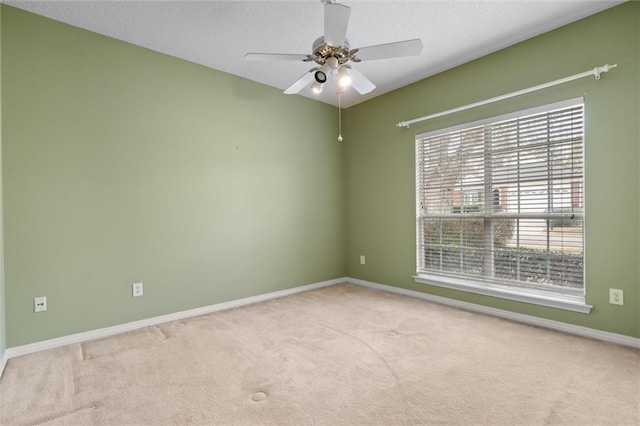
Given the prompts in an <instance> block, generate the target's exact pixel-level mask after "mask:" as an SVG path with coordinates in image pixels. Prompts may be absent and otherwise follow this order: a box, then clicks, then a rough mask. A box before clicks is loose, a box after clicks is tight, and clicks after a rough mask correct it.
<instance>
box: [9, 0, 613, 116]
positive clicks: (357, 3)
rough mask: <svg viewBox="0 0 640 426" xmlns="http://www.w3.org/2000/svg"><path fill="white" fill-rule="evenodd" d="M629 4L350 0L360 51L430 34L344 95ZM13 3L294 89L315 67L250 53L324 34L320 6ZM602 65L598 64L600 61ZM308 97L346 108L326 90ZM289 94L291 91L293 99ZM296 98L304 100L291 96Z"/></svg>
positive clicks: (295, 48) (293, 48) (347, 99)
mask: <svg viewBox="0 0 640 426" xmlns="http://www.w3.org/2000/svg"><path fill="white" fill-rule="evenodd" d="M623 2H624V1H621V0H602V1H595V0H581V1H563V0H560V1H558V0H539V1H517V0H493V1H489V0H467V1H462V0H426V1H361V0H351V1H350V0H344V1H341V3H344V4H346V5H347V6H349V7H351V19H350V22H349V27H348V30H347V38H348V39H349V42H350V44H351V47H352V48H356V47H363V46H369V45H375V44H381V43H389V42H393V41H400V40H405V39H412V38H420V39H422V42H423V44H424V50H423V52H422V54H421V55H420V56H417V57H408V58H396V59H386V60H377V61H369V62H361V63H359V64H355V65H354V67H357V68H358V69H359V70H360V71H361V72H362V73H364V74H365V75H366V76H367V77H368V78H369V79H370V80H371V81H372V82H373V83H374V84H375V85H376V86H377V88H376V89H375V90H374V91H373V92H371V93H369V94H367V95H359V94H358V93H357V92H355V91H354V90H352V89H351V90H349V91H348V92H347V93H346V94H344V95H343V96H342V106H343V107H348V106H352V105H355V104H357V103H360V102H363V101H365V100H367V99H371V98H373V97H375V96H379V95H381V94H383V93H386V92H389V91H391V90H394V89H397V88H400V87H402V86H405V85H407V84H409V83H413V82H415V81H418V80H421V79H423V78H425V77H428V76H430V75H433V74H436V73H438V72H441V71H444V70H446V69H449V68H452V67H454V66H457V65H460V64H462V63H465V62H468V61H470V60H473V59H475V58H478V57H481V56H483V55H486V54H488V53H491V52H494V51H496V50H499V49H502V48H504V47H507V46H510V45H512V44H515V43H517V42H519V41H522V40H526V39H528V38H531V37H533V36H535V35H538V34H542V33H544V32H547V31H549V30H552V29H554V28H558V27H560V26H562V25H565V24H568V23H570V22H573V21H576V20H578V19H581V18H584V17H586V16H589V15H592V14H594V13H597V12H599V11H602V10H604V9H607V8H609V7H612V6H615V5H617V4H620V3H623ZM4 3H7V4H9V5H12V6H15V7H18V8H21V9H24V10H28V11H31V12H34V13H37V14H39V15H43V16H46V17H49V18H52V19H55V20H58V21H61V22H65V23H68V24H71V25H74V26H77V27H80V28H85V29H87V30H90V31H94V32H96V33H100V34H104V35H107V36H109V37H113V38H116V39H119V40H123V41H126V42H129V43H132V44H135V45H139V46H143V47H146V48H149V49H152V50H155V51H158V52H162V53H165V54H168V55H172V56H175V57H178V58H182V59H185V60H188V61H191V62H195V63H198V64H201V65H204V66H207V67H211V68H214V69H217V70H221V71H225V72H228V73H231V74H235V75H238V76H240V77H244V78H248V79H250V80H254V81H257V82H259V83H263V84H266V85H268V86H273V87H277V88H279V89H282V90H284V89H286V88H287V87H288V86H289V85H290V84H291V83H293V82H294V81H295V80H296V79H298V78H299V77H300V76H301V75H302V74H304V73H305V72H306V71H307V70H309V69H310V68H311V65H310V64H309V63H303V62H281V61H276V62H255V61H247V60H245V59H244V58H243V56H244V54H245V53H248V52H257V53H261V52H268V53H301V54H307V53H311V45H312V43H313V41H314V40H315V39H316V38H318V37H319V36H321V35H322V33H323V28H324V27H323V13H324V12H323V10H324V9H323V5H322V3H321V1H320V0H302V1H286V0H282V1H150V0H142V1H126V0H125V1H122V0H117V1H115V0H110V1H104V0H74V1H60V0H55V1H33V0H31V1H13V0H4ZM594 65H595V64H594ZM301 95H303V96H307V97H309V98H314V99H318V100H320V101H322V102H326V103H330V104H333V105H337V96H336V95H335V94H334V93H331V91H328V90H325V91H324V93H322V95H320V97H318V96H315V95H313V94H311V92H310V91H309V90H308V89H305V90H304V91H303V92H301ZM283 96H287V95H283ZM289 96H295V95H289Z"/></svg>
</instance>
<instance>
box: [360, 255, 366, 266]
mask: <svg viewBox="0 0 640 426" xmlns="http://www.w3.org/2000/svg"><path fill="white" fill-rule="evenodd" d="M360 264H361V265H364V264H365V259H364V256H360Z"/></svg>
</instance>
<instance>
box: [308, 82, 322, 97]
mask: <svg viewBox="0 0 640 426" xmlns="http://www.w3.org/2000/svg"><path fill="white" fill-rule="evenodd" d="M322 87H323V85H322V84H320V83H318V82H317V81H314V82H313V84H311V91H312V92H313V94H314V95H319V94H320V93H322Z"/></svg>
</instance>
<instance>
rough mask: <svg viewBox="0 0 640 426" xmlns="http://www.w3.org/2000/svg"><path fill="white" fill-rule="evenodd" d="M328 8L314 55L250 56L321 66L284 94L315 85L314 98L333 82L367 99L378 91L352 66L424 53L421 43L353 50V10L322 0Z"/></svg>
mask: <svg viewBox="0 0 640 426" xmlns="http://www.w3.org/2000/svg"><path fill="white" fill-rule="evenodd" d="M321 1H322V3H323V4H324V36H322V37H319V38H318V39H317V40H316V41H314V42H313V47H312V49H311V51H312V52H313V53H311V54H307V55H305V54H287V53H247V54H246V55H245V56H244V57H245V59H249V60H276V61H302V62H315V63H316V64H317V65H318V66H316V67H314V68H311V69H310V70H309V71H307V72H306V73H305V74H304V75H303V76H302V77H300V78H299V79H298V80H297V81H296V82H295V83H293V84H292V85H291V86H289V88H287V89H286V90H285V91H284V93H286V94H288V95H290V94H295V93H298V92H300V91H301V90H302V89H304V88H305V87H306V86H308V85H309V84H311V91H312V92H313V93H314V94H319V93H321V92H322V90H323V88H324V85H325V83H327V82H328V81H333V82H334V84H335V87H336V91H337V93H342V92H344V91H345V90H347V89H348V88H349V86H351V87H353V88H354V89H355V90H356V91H358V93H360V94H362V95H364V94H365V93H369V92H371V91H372V90H373V89H375V88H376V86H375V84H373V83H372V82H371V81H369V79H367V77H365V76H364V75H363V74H362V73H361V72H360V71H358V70H357V69H356V68H353V67H352V66H351V64H350V62H352V63H357V62H360V61H365V60H366V61H369V60H374V59H387V58H398V57H403V56H416V55H419V54H420V53H421V52H422V41H421V40H420V39H412V40H404V41H398V42H394V43H386V44H378V45H375V46H366V47H360V48H357V49H351V46H350V45H349V41H348V40H347V38H346V34H347V25H348V24H349V15H350V14H351V8H350V7H348V6H345V5H343V4H339V3H336V2H335V0H321Z"/></svg>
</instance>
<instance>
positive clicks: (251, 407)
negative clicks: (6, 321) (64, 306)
mask: <svg viewBox="0 0 640 426" xmlns="http://www.w3.org/2000/svg"><path fill="white" fill-rule="evenodd" d="M639 387H640V353H639V351H638V350H634V349H631V348H626V347H621V346H615V345H611V344H606V343H602V342H597V341H592V340H589V339H584V338H580V337H575V336H570V335H565V334H561V333H557V332H553V331H548V330H543V329H538V328H535V327H529V326H526V325H521V324H516V323H512V322H509V321H505V320H501V319H497V318H493V317H487V316H483V315H479V314H474V313H470V312H465V311H459V310H456V309H452V308H448V307H444V306H440V305H437V304H432V303H428V302H425V301H421V300H415V299H411V298H408V297H402V296H398V295H392V294H387V293H383V292H379V291H375V290H370V289H366V288H362V287H358V286H352V285H337V286H333V287H328V288H324V289H320V290H316V291H311V292H307V293H301V294H298V295H294V296H290V297H286V298H282V299H278V300H273V301H269V302H264V303H259V304H255V305H251V306H246V307H242V308H238V309H233V310H228V311H223V312H217V313H214V314H210V315H206V316H202V317H197V318H193V319H189V320H185V321H180V322H175V323H170V324H166V325H161V326H157V327H149V328H146V329H142V330H139V331H135V332H131V333H127V334H123V335H119V336H114V337H110V338H107V339H103V340H98V341H93V342H89V343H83V344H77V345H71V346H68V347H64V348H59V349H54V350H48V351H44V352H40V353H35V354H31V355H27V356H23V357H19V358H14V359H11V360H9V363H8V364H7V368H6V371H5V373H4V376H3V378H2V380H1V381H0V409H1V413H0V423H1V424H3V425H13V424H40V423H45V424H82V425H89V424H111V425H122V424H137V425H143V424H144V425H168V424H283V425H286V424H292V425H307V424H322V425H339V424H380V425H391V424H465V425H466V424H474V425H475V424H487V425H539V424H576V425H593V424H611V425H638V424H640V395H639V393H640V390H639Z"/></svg>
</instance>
